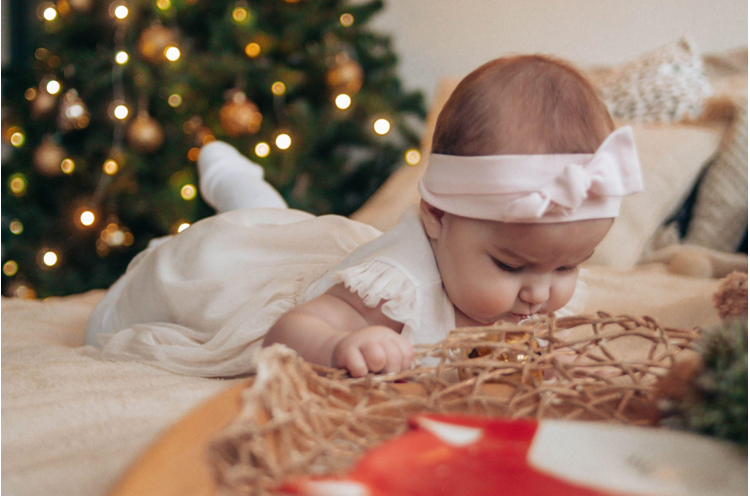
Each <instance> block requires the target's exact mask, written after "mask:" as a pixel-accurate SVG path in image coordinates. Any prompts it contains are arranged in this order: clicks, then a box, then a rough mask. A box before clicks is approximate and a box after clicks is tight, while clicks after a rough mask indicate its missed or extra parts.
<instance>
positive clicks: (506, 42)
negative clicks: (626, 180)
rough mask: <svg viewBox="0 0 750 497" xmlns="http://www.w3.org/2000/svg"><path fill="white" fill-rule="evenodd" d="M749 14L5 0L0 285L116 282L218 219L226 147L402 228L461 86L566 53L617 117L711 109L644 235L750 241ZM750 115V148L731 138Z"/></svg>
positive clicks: (592, 5) (329, 209) (299, 202)
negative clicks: (205, 175)
mask: <svg viewBox="0 0 750 497" xmlns="http://www.w3.org/2000/svg"><path fill="white" fill-rule="evenodd" d="M747 13H748V6H747V2H744V1H740V0H718V1H717V0H684V1H666V0H659V1H646V0H638V1H629V0H628V1H626V0H609V1H607V2H598V1H594V0H556V1H552V0H526V1H523V2H519V1H511V0H472V1H464V2H456V1H450V0H374V1H372V0H360V1H344V0H212V1H210V2H209V1H208V0H113V1H109V0H107V1H99V0H56V1H41V2H36V1H35V2H30V1H23V0H3V2H2V28H3V29H2V42H3V43H2V64H3V77H2V88H3V115H2V158H3V161H2V182H3V201H2V261H3V275H2V288H3V294H4V295H8V296H17V297H23V298H36V297H48V296H53V295H66V294H71V293H78V292H82V291H85V290H89V289H92V288H106V287H107V286H109V285H110V284H111V283H112V282H113V281H114V280H115V279H116V278H117V277H118V276H119V275H120V274H122V272H124V270H125V268H126V266H127V264H128V263H129V261H130V260H131V259H132V257H133V256H134V255H135V254H137V253H138V252H139V251H140V250H142V249H143V248H144V247H145V246H146V245H147V244H148V242H149V240H151V239H153V238H154V237H158V236H162V235H166V234H175V233H178V232H179V231H181V230H184V229H187V228H188V227H189V226H190V224H191V223H194V222H196V221H198V220H200V219H202V218H204V217H206V216H209V215H211V214H212V213H213V211H212V210H211V209H210V207H208V206H207V205H206V204H205V203H204V202H203V201H202V199H201V197H200V192H199V191H198V181H197V180H198V178H197V175H196V169H195V163H196V160H197V157H198V154H199V152H200V147H201V146H202V145H203V144H205V143H208V142H210V141H212V140H215V139H219V140H225V141H227V142H229V143H231V144H232V145H234V146H236V147H237V148H238V150H240V152H242V153H243V154H245V155H247V156H248V157H249V158H250V159H252V160H253V161H255V162H258V163H259V164H261V165H263V166H264V168H265V170H266V177H267V179H268V180H269V181H270V182H271V183H272V184H273V185H274V186H276V187H277V188H278V189H279V191H280V192H281V193H282V195H284V197H285V198H286V200H287V202H288V203H289V204H290V206H291V207H293V208H299V209H303V210H307V211H310V212H313V213H315V214H326V213H335V214H341V215H351V214H352V213H355V212H356V211H358V209H360V211H361V207H362V206H363V205H365V206H366V209H367V212H368V215H367V216H364V217H362V216H360V219H362V220H364V221H366V222H370V224H373V225H375V226H377V227H379V228H386V227H387V224H388V222H390V221H388V222H385V221H382V219H385V217H384V216H385V212H386V211H388V210H389V209H390V210H394V209H396V208H397V207H398V208H399V209H400V203H399V202H386V201H384V200H382V199H383V198H388V196H387V195H383V194H382V193H383V190H384V191H385V192H388V191H391V192H393V193H391V195H392V196H391V197H390V198H394V197H393V195H396V196H397V197H408V195H401V193H400V191H401V190H408V191H410V192H411V190H413V188H412V187H413V185H412V184H411V183H409V182H408V181H405V180H401V179H398V178H404V177H405V175H404V174H401V175H400V176H399V175H393V174H392V173H394V172H403V171H404V170H411V171H412V173H411V177H417V176H418V174H419V173H420V172H421V168H423V167H424V165H425V161H424V160H423V157H424V156H425V155H426V154H427V153H429V150H428V149H425V140H426V139H428V138H429V133H430V123H431V121H430V119H431V118H432V119H434V115H436V113H437V112H438V111H439V106H440V105H442V101H444V99H445V98H446V97H447V94H446V91H447V93H448V94H449V89H450V88H451V85H455V81H456V79H457V78H460V77H461V76H464V75H466V74H467V73H468V72H470V71H471V70H473V69H475V68H476V67H478V66H479V65H481V64H483V63H484V62H487V61H488V60H491V59H493V58H496V57H499V56H503V55H508V54H513V53H545V54H552V55H555V56H558V57H562V58H565V59H569V60H571V61H572V62H573V63H575V64H577V65H578V66H580V67H581V68H583V69H584V70H586V71H587V73H588V75H589V76H590V77H591V78H592V80H594V81H595V83H596V84H597V85H598V87H599V88H600V91H601V94H602V98H604V99H605V102H607V104H608V105H609V107H610V111H611V112H612V113H613V115H614V116H615V117H616V118H618V119H620V120H622V121H629V122H633V123H645V124H648V123H686V122H694V121H698V120H703V121H704V124H705V122H706V121H709V120H711V122H712V123H713V124H711V126H713V128H710V127H709V128H710V129H714V128H715V129H719V128H720V131H716V132H712V133H713V134H711V138H710V140H709V139H708V138H707V139H706V140H708V141H706V143H709V145H706V147H704V148H705V150H706V151H707V152H706V154H705V156H703V155H701V154H698V153H693V154H692V155H693V156H694V157H698V156H700V161H698V162H696V164H695V165H691V166H690V167H687V166H685V165H684V164H676V165H675V168H676V169H679V168H682V169H681V170H682V177H681V178H682V179H681V182H679V184H680V185H682V186H680V187H679V188H677V187H675V184H676V183H675V181H674V180H672V179H669V178H667V180H666V183H665V184H666V185H667V187H668V188H671V191H670V192H669V194H668V195H667V194H660V197H661V198H664V197H665V196H666V197H668V198H669V199H670V201H669V202H668V203H667V204H665V205H662V206H660V207H659V209H657V210H658V211H659V212H660V213H661V214H660V215H659V216H655V217H654V219H655V220H654V223H656V224H655V226H654V227H653V228H648V229H644V228H643V227H637V228H638V229H639V230H640V231H641V232H643V233H641V235H640V236H641V237H642V238H644V239H648V240H649V243H650V245H649V247H651V248H653V249H655V250H656V249H659V248H662V247H663V246H665V245H669V244H675V243H677V244H679V243H686V242H687V243H691V244H696V245H702V246H704V247H705V248H707V249H710V250H718V251H722V252H734V251H737V250H739V251H744V252H746V251H747V241H746V240H747V214H746V211H747V193H746V188H745V187H746V186H747V136H746V135H747V131H746V130H747V128H746V125H747V124H746V123H747V104H746V101H747V29H748V26H747V17H748V16H747ZM441 88H442V89H441ZM446 89H448V90H446ZM718 97H720V98H718ZM743 98H744V100H743ZM743 105H744V107H743ZM738 109H739V110H738ZM743 109H744V110H743ZM709 111H710V112H709ZM710 113H714V114H712V115H711V116H709V114H710ZM430 116H432V117H430ZM738 116H744V120H743V119H738ZM743 122H744V126H745V127H744V130H745V131H744V145H743V143H741V142H742V140H740V143H735V144H734V145H732V147H731V148H730V149H726V145H725V146H724V147H725V149H721V148H720V145H719V143H720V142H721V141H722V139H723V142H724V143H727V142H731V139H732V137H735V139H736V137H737V136H741V135H742V131H741V130H742V126H743ZM716 123H720V124H716ZM709 128H706V129H709ZM738 130H739V131H738ZM679 131H680V133H683V132H684V133H688V130H687V128H684V129H683V128H679ZM686 136H687V134H686ZM711 140H713V141H711ZM661 141H662V142H663V140H661ZM735 141H736V140H735ZM689 142H692V143H693V145H695V143H696V140H695V138H694V137H693V138H686V139H685V140H684V141H682V142H681V141H679V140H676V141H675V142H674V143H673V144H672V145H671V146H672V147H673V148H672V149H671V150H673V151H676V150H683V151H684V150H688V148H687V147H686V146H684V145H685V144H686V143H689ZM420 144H421V146H420ZM660 153H662V154H663V155H664V156H665V157H674V156H675V154H674V153H670V152H660ZM743 153H744V156H743V155H742V154H743ZM743 157H744V158H743ZM717 164H718V165H717ZM743 164H744V167H743ZM664 170H666V168H664ZM688 170H689V171H690V172H689V174H688V173H687V172H685V171H688ZM717 171H718V172H717ZM717 175H718V176H719V179H711V178H712V176H717ZM743 175H744V176H743ZM389 178H390V180H389V181H390V184H386V186H385V187H382V188H381V186H382V185H383V184H384V182H386V181H387V180H388V179H389ZM743 178H744V179H743ZM409 181H411V180H409ZM707 181H708V182H707ZM394 183H399V184H400V185H401V186H397V187H394ZM412 183H413V181H412ZM726 185H731V186H733V188H734V190H732V192H731V193H726V192H727V191H728V190H729V188H728V187H726ZM738 185H739V186H740V187H741V189H744V190H745V193H744V198H743V195H742V194H741V192H737V191H735V190H736V189H737V187H738ZM399 188H400V189H401V190H399ZM379 189H381V195H380V196H378V195H377V194H376V192H378V190H379ZM716 191H720V192H722V193H721V194H717V193H715V192H716ZM710 192H714V193H710ZM718 197H721V198H720V202H719V204H720V205H718V207H717V198H718ZM701 198H709V199H710V201H708V200H704V201H701ZM378 199H380V200H378ZM743 202H744V204H743ZM386 204H388V205H386ZM743 205H744V210H745V214H744V215H743V214H741V212H740V211H741V210H742V209H741V208H742V206H743ZM696 206H697V207H696ZM701 209H703V210H711V209H713V210H712V211H711V212H712V214H710V215H708V214H701V212H702V211H701ZM652 210H653V209H652ZM662 211H663V212H662ZM696 212H697V213H698V215H696ZM395 215H397V213H396V214H389V215H388V216H387V217H388V219H392V218H393V217H394V216H395ZM717 219H719V220H720V222H719V221H717ZM657 224H658V230H657V227H656V225H657ZM701 226H702V228H701ZM707 227H711V229H708V228H707ZM634 229H636V228H634ZM717 231H718V232H720V233H721V236H718V235H717V233H716V232H717ZM631 238H632V237H631ZM653 240H657V242H654V241H653ZM618 244H620V245H621V243H618ZM645 244H646V242H645V241H644V242H643V243H642V245H644V246H645ZM638 247H639V248H638V250H637V253H636V256H638V257H641V256H642V253H641V252H642V251H641V249H642V247H641V246H640V245H638Z"/></svg>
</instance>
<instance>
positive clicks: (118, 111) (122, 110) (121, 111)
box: [114, 104, 130, 121]
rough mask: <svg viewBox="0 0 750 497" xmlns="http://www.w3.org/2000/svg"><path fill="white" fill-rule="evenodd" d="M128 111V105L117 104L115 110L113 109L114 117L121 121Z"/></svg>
mask: <svg viewBox="0 0 750 497" xmlns="http://www.w3.org/2000/svg"><path fill="white" fill-rule="evenodd" d="M129 113H130V110H128V107H127V106H126V105H124V104H119V105H117V107H115V110H114V114H115V117H116V118H117V119H119V120H121V121H122V120H123V119H126V118H127V117H128V114H129Z"/></svg>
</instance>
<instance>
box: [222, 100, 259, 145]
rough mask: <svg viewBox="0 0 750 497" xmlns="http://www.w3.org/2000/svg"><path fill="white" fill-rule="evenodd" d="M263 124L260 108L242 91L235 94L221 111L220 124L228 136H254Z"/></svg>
mask: <svg viewBox="0 0 750 497" xmlns="http://www.w3.org/2000/svg"><path fill="white" fill-rule="evenodd" d="M262 122H263V115H262V114H261V113H260V110H259V109H258V106H257V105H255V104H254V103H253V102H251V101H250V100H248V99H247V96H246V95H245V94H244V93H243V92H241V91H237V92H235V93H234V95H233V96H232V98H231V99H229V100H228V101H227V102H226V103H225V104H224V105H222V106H221V110H220V111H219V123H220V124H221V127H222V129H223V130H224V132H225V133H226V134H227V135H228V136H232V137H235V136H241V135H254V134H255V133H257V132H258V131H260V125H261V123H262Z"/></svg>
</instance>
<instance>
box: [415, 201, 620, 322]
mask: <svg viewBox="0 0 750 497" xmlns="http://www.w3.org/2000/svg"><path fill="white" fill-rule="evenodd" d="M438 212H439V211H438ZM422 220H423V223H424V225H425V230H426V231H427V235H428V236H429V237H430V241H431V243H432V248H433V251H434V253H435V258H436V260H437V264H438V268H439V270H440V275H441V277H442V279H443V285H444V287H445V291H446V293H447V294H448V297H449V298H450V300H451V301H452V302H453V305H454V306H455V307H456V308H457V310H458V311H459V312H460V313H462V314H464V315H465V316H466V317H467V318H469V320H471V321H474V322H476V323H479V324H491V323H494V322H495V321H498V320H500V319H502V320H504V321H512V322H518V321H520V320H522V319H524V318H526V317H528V316H530V315H534V314H549V313H551V312H554V311H556V310H558V309H560V308H561V307H563V306H564V305H565V304H567V303H568V301H569V300H570V298H571V297H572V296H573V291H574V290H575V286H576V281H577V279H578V266H579V265H580V264H581V263H582V262H584V261H585V260H587V259H588V258H589V257H591V255H592V254H593V252H594V249H595V248H596V246H597V245H598V244H599V243H600V242H601V241H602V239H603V238H604V236H605V235H606V234H607V232H608V231H609V228H610V227H611V226H612V219H592V220H585V221H574V222H569V223H539V224H537V223H534V224H520V223H501V222H497V221H485V220H480V219H470V218H465V217H460V216H455V215H452V214H448V213H444V214H442V216H439V215H435V211H434V210H433V209H431V208H430V207H429V206H427V205H426V204H423V205H422Z"/></svg>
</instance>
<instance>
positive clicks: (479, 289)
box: [472, 277, 518, 317]
mask: <svg viewBox="0 0 750 497" xmlns="http://www.w3.org/2000/svg"><path fill="white" fill-rule="evenodd" d="M473 290H474V291H473V292H472V301H473V306H474V308H475V309H476V312H477V313H478V314H481V315H483V316H487V317H493V316H497V315H499V314H503V313H505V312H508V311H510V310H511V309H512V307H513V304H514V303H515V301H516V297H517V295H518V285H516V284H514V282H513V281H512V278H502V277H493V278H487V277H485V278H484V279H483V280H482V282H481V284H478V285H476V286H475V287H474V289H473Z"/></svg>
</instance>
